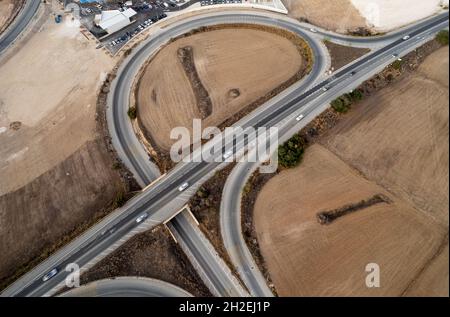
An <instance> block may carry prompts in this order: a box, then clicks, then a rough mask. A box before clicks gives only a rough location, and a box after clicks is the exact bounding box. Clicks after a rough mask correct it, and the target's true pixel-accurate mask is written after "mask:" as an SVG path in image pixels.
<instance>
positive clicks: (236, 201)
mask: <svg viewBox="0 0 450 317" xmlns="http://www.w3.org/2000/svg"><path fill="white" fill-rule="evenodd" d="M442 17H444V18H445V17H447V18H448V14H443V15H440V16H438V17H434V18H431V19H428V20H427V21H421V22H419V23H417V24H415V25H413V26H410V27H408V28H404V29H403V30H402V31H397V32H395V33H393V34H388V35H386V36H384V37H377V38H375V39H373V40H372V42H371V45H372V44H375V46H378V45H379V44H377V41H382V42H388V41H389V40H390V41H391V43H390V44H392V42H395V41H396V40H397V42H398V38H399V37H403V36H404V35H406V34H414V33H416V34H421V35H420V36H418V37H416V38H415V39H412V40H410V41H411V42H409V43H408V44H409V45H406V46H403V47H402V48H400V49H398V50H397V52H396V53H398V54H400V56H403V55H406V54H407V53H408V52H410V51H412V50H413V49H415V48H416V47H418V46H420V45H421V44H423V43H424V42H425V41H427V40H428V39H429V38H431V37H432V36H434V33H435V32H437V31H439V30H440V29H441V28H443V27H445V26H446V25H447V26H448V21H447V22H444V23H443V24H438V26H437V27H431V28H430V29H429V31H426V32H422V31H421V30H422V29H424V28H425V29H427V26H428V25H430V21H431V24H432V25H433V21H436V20H439V19H441V20H442ZM444 20H445V19H444ZM339 37H341V38H342V39H345V41H347V42H348V41H349V38H348V37H343V36H339ZM343 42H344V41H343ZM400 44H401V42H400ZM364 46H366V47H367V45H364ZM388 61H389V60H388ZM381 68H382V67H379V68H374V69H373V70H372V71H371V72H368V73H365V74H364V73H362V76H359V75H356V76H354V77H353V78H352V80H351V81H350V82H349V85H348V86H347V87H346V89H345V90H343V91H344V92H346V91H350V90H351V89H354V88H356V87H357V86H358V85H359V84H360V83H361V82H362V81H364V80H366V79H368V78H370V77H371V75H373V74H375V73H376V72H377V71H375V70H377V69H379V70H381ZM323 104H324V105H325V107H324V108H327V107H328V104H327V103H326V101H324V102H323ZM310 107H311V105H310ZM319 107H320V104H317V105H313V109H316V111H317V109H319ZM307 109H308V105H307V104H306V105H305V111H303V114H304V116H305V117H304V119H302V121H301V122H299V123H298V124H297V125H296V126H294V127H293V128H292V129H291V130H287V131H286V132H285V133H284V134H280V135H279V136H280V143H281V142H284V141H286V140H287V139H289V138H290V137H291V136H292V135H294V134H295V133H297V132H298V131H300V130H301V129H302V128H304V127H305V126H306V125H307V124H308V123H309V122H311V120H313V119H314V118H315V117H316V112H315V111H310V110H307ZM259 166H260V164H259V163H258V162H256V163H251V162H250V163H248V162H241V163H238V164H237V165H236V166H235V167H234V168H233V170H232V172H231V174H230V176H229V177H228V179H227V181H226V184H225V186H224V190H223V194H222V202H221V207H220V225H221V233H222V239H223V242H224V246H225V248H226V250H227V252H228V254H229V256H230V259H231V261H232V263H233V264H234V265H235V267H236V269H237V271H238V273H239V275H240V277H241V278H242V280H243V281H244V283H245V285H246V286H247V288H248V289H249V291H250V293H251V294H252V295H253V296H265V295H266V294H267V292H268V291H270V290H269V288H268V287H267V284H266V281H265V278H264V277H263V275H262V273H261V272H260V271H259V268H258V266H257V265H256V263H255V261H254V259H253V256H252V254H251V252H250V250H249V249H248V247H247V244H246V242H245V239H244V237H243V234H242V225H241V198H242V192H243V189H244V187H245V185H246V183H247V181H248V180H249V178H250V176H251V175H252V174H253V172H254V171H256V170H257V168H258V167H259Z"/></svg>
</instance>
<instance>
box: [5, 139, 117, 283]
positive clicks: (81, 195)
mask: <svg viewBox="0 0 450 317" xmlns="http://www.w3.org/2000/svg"><path fill="white" fill-rule="evenodd" d="M112 166H113V161H112V159H111V156H110V154H109V153H107V152H106V150H105V146H104V145H103V144H102V141H101V140H98V141H91V142H87V143H86V144H85V145H83V146H82V147H81V148H80V149H79V150H78V151H76V152H75V153H74V154H73V155H71V156H70V157H69V158H68V159H66V160H65V161H64V162H62V163H60V164H58V165H57V166H56V167H55V168H53V169H51V170H50V171H48V172H46V173H44V174H43V175H41V176H40V177H38V178H36V179H35V180H33V181H32V182H30V183H29V184H28V185H26V186H24V187H21V188H20V189H18V190H16V191H13V192H10V193H8V194H5V195H3V196H0V253H1V254H2V256H1V259H0V282H1V281H3V280H4V279H5V278H7V277H8V276H11V275H12V274H13V273H14V272H16V271H17V269H18V268H20V266H22V265H24V264H26V263H27V262H28V261H30V260H33V259H35V258H36V257H38V256H39V255H41V254H42V252H43V251H44V250H45V249H47V248H50V247H51V246H52V245H54V244H55V243H57V242H59V240H60V239H61V237H63V236H65V235H66V234H68V233H70V232H71V231H73V230H76V229H77V228H79V227H80V226H81V224H82V223H84V222H87V221H89V220H92V219H93V218H95V216H96V215H97V214H98V213H102V211H103V210H105V209H107V207H111V206H112V205H113V204H114V198H115V197H116V196H117V195H118V193H120V192H123V191H125V189H124V188H123V185H122V181H121V179H120V175H119V174H118V172H117V171H115V170H114V169H113V168H112Z"/></svg>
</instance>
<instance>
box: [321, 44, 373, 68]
mask: <svg viewBox="0 0 450 317" xmlns="http://www.w3.org/2000/svg"><path fill="white" fill-rule="evenodd" d="M325 46H326V47H327V49H328V52H329V53H330V56H331V67H332V68H333V69H335V70H337V69H340V68H341V67H344V66H346V65H348V64H350V63H351V62H353V61H355V60H357V59H358V58H360V57H361V56H364V55H366V54H368V53H370V49H368V48H357V47H349V46H343V45H339V44H335V43H332V42H330V41H325Z"/></svg>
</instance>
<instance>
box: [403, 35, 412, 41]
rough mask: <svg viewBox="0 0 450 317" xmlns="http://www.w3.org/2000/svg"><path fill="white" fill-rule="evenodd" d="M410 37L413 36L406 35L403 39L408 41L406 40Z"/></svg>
mask: <svg viewBox="0 0 450 317" xmlns="http://www.w3.org/2000/svg"><path fill="white" fill-rule="evenodd" d="M410 38H411V36H409V35H405V36H404V37H403V38H402V39H403V41H406V40H409V39H410Z"/></svg>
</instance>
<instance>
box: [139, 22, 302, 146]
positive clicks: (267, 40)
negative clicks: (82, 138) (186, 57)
mask: <svg viewBox="0 0 450 317" xmlns="http://www.w3.org/2000/svg"><path fill="white" fill-rule="evenodd" d="M186 46H191V47H192V48H193V54H194V60H195V66H196V70H197V72H198V76H199V77H200V80H201V82H202V84H203V86H204V87H205V89H206V90H207V92H208V93H209V97H210V99H211V101H212V115H211V116H209V117H207V118H206V119H205V120H203V126H204V127H206V126H211V125H212V126H217V125H220V124H221V123H222V122H223V121H225V120H226V119H227V118H228V117H230V116H231V115H234V114H235V113H236V112H238V111H239V110H242V109H243V108H245V107H246V106H248V105H249V104H250V103H252V102H254V101H255V100H257V99H258V98H259V97H261V96H263V95H265V94H267V93H268V92H270V91H272V90H273V89H274V88H276V87H277V86H279V85H280V84H282V83H283V82H285V81H287V80H288V79H290V78H291V77H292V76H294V75H295V74H296V72H298V71H299V69H300V67H301V66H302V63H303V60H302V57H301V55H300V54H299V52H298V50H297V48H296V46H295V45H294V44H292V43H291V42H290V41H289V40H288V39H285V38H283V37H281V36H278V35H275V34H272V33H269V32H265V31H260V30H255V29H239V31H237V30H234V29H224V30H214V31H209V32H205V33H198V34H195V35H192V36H189V37H187V38H182V39H178V40H176V41H175V42H173V43H171V44H169V45H168V46H166V47H165V48H163V50H162V51H160V53H159V54H157V56H156V57H155V58H154V59H153V60H152V61H151V62H150V64H149V65H148V67H147V68H146V71H145V73H144V74H143V77H142V80H141V82H140V88H139V92H138V96H137V102H138V113H139V117H140V120H141V122H142V125H143V127H144V129H145V130H147V132H148V134H149V135H151V137H152V139H153V142H154V143H155V144H156V145H157V146H158V147H160V148H161V149H162V150H166V151H167V150H168V149H169V148H170V145H171V144H173V142H174V141H173V140H170V131H171V129H172V128H174V127H179V126H181V127H187V128H192V119H194V118H201V116H200V114H199V111H198V107H197V103H196V98H195V95H194V92H193V89H192V88H191V84H190V82H189V80H188V77H187V75H186V73H185V71H184V69H183V67H182V65H181V63H180V61H179V59H178V56H177V53H178V49H179V48H183V47H186ZM274 69H276V70H277V71H276V72H273V70H274ZM175 87H176V88H175Z"/></svg>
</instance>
